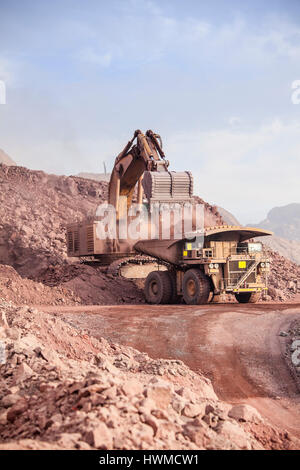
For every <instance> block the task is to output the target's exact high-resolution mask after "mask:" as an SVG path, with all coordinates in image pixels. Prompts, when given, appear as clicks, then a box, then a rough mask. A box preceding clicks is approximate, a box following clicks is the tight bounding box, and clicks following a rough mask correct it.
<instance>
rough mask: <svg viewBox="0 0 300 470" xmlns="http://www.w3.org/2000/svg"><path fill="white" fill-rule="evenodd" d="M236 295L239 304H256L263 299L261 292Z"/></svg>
mask: <svg viewBox="0 0 300 470" xmlns="http://www.w3.org/2000/svg"><path fill="white" fill-rule="evenodd" d="M234 295H235V298H236V300H237V301H238V303H239V304H255V303H256V302H258V300H259V299H260V297H261V293H260V292H239V293H238V294H234Z"/></svg>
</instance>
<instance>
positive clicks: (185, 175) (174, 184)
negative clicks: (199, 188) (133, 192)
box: [143, 171, 193, 203]
mask: <svg viewBox="0 0 300 470" xmlns="http://www.w3.org/2000/svg"><path fill="white" fill-rule="evenodd" d="M143 189H144V193H145V196H146V198H147V199H148V201H149V202H150V203H151V202H187V201H191V200H192V197H193V176H192V174H191V173H190V172H189V171H184V172H178V173H177V172H175V171H145V173H144V177H143Z"/></svg>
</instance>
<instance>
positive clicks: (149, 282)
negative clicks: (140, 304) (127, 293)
mask: <svg viewBox="0 0 300 470" xmlns="http://www.w3.org/2000/svg"><path fill="white" fill-rule="evenodd" d="M144 293H145V297H146V300H147V302H148V303H149V304H170V303H171V302H172V298H173V284H172V278H171V276H170V273H169V272H168V271H152V273H150V274H148V276H147V279H146V282H145V288H144Z"/></svg>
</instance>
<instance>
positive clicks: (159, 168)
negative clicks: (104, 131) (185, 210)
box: [108, 130, 193, 218]
mask: <svg viewBox="0 0 300 470" xmlns="http://www.w3.org/2000/svg"><path fill="white" fill-rule="evenodd" d="M135 140H136V143H134V142H135ZM168 166H169V162H168V161H167V160H166V158H165V154H164V152H163V149H162V141H161V138H160V136H159V135H158V134H155V133H154V132H153V131H151V130H148V131H147V132H146V134H145V135H144V134H143V133H142V132H141V131H140V130H136V131H135V133H134V135H133V138H132V139H131V140H130V141H129V142H128V143H127V144H126V146H125V147H124V149H123V150H122V152H121V153H120V154H119V155H118V156H117V158H116V160H115V164H114V168H113V170H112V174H111V178H110V182H109V189H108V202H109V203H110V204H112V205H113V206H114V207H115V208H116V212H117V215H118V218H119V217H120V216H121V214H122V215H123V214H124V211H127V212H128V210H129V208H130V206H131V204H132V198H133V194H134V190H135V187H136V185H138V187H137V200H138V203H140V204H141V203H142V199H143V193H145V195H146V197H147V199H148V201H150V200H158V199H159V200H161V199H162V200H164V201H177V200H178V201H180V202H182V201H184V200H188V199H190V198H191V196H192V191H193V180H192V175H191V174H190V173H189V172H183V173H175V172H169V171H168ZM145 173H146V175H145V178H144V181H143V183H142V180H143V176H144V174H145ZM124 201H126V206H125V207H124Z"/></svg>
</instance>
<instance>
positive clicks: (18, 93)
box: [0, 0, 300, 223]
mask: <svg viewBox="0 0 300 470" xmlns="http://www.w3.org/2000/svg"><path fill="white" fill-rule="evenodd" d="M271 5H272V6H271ZM0 80H3V81H5V83H6V87H7V104H5V105H3V104H2V105H1V104H0V148H3V150H5V151H6V152H7V153H8V154H9V155H10V156H11V157H12V158H14V159H15V160H16V161H17V163H19V164H21V165H24V166H27V167H29V168H33V169H42V170H45V171H47V172H53V173H59V174H76V173H78V172H80V171H86V172H102V171H103V161H105V162H106V165H107V167H108V169H110V168H111V166H112V163H113V161H114V158H115V156H116V155H117V154H118V153H119V152H120V150H121V148H122V147H123V146H124V145H125V143H126V142H127V141H128V140H129V139H130V138H131V136H132V134H133V132H134V130H135V129H142V130H144V131H145V130H146V129H153V130H155V131H157V132H159V133H160V134H161V136H162V138H163V141H164V149H165V152H166V155H167V158H168V159H169V160H170V162H171V169H172V170H178V171H181V170H191V171H192V172H193V174H194V178H195V192H196V193H197V194H199V195H200V196H201V197H203V198H204V199H206V200H207V201H209V202H211V203H215V204H218V205H221V206H223V207H225V208H226V209H227V210H229V211H231V212H233V213H234V214H235V216H236V217H237V218H238V219H240V221H241V222H242V223H247V222H251V223H255V222H258V221H259V220H261V219H263V218H264V217H265V215H266V213H267V211H268V210H269V209H271V208H272V207H274V206H278V205H279V206H280V205H284V204H288V203H291V202H300V189H299V173H300V158H299V157H300V104H298V105H296V104H293V103H292V100H291V96H292V88H291V87H292V83H293V82H294V81H295V80H300V1H299V0H296V1H293V0H284V1H281V0H277V1H276V0H273V1H272V2H271V1H268V2H262V1H261V0H260V1H255V0H254V1H253V0H251V1H250V0H248V1H247V0H243V1H242V0H240V1H233V0H232V1H230V0H223V1H216V0H206V1H201V0H194V1H192V0H185V1H179V0H169V1H164V0H160V1H146V0H129V1H127V0H119V1H113V0H110V1H104V0H98V1H96V0H85V1H83V0H81V1H78V0H60V1H57V0H52V1H51V2H50V1H49V0H35V1H30V0H19V1H17V0H7V1H4V0H0ZM299 96H300V95H299Z"/></svg>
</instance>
